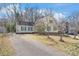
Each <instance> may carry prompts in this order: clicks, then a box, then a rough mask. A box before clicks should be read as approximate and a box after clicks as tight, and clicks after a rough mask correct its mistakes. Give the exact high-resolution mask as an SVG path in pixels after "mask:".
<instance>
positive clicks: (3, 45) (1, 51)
mask: <svg viewBox="0 0 79 59" xmlns="http://www.w3.org/2000/svg"><path fill="white" fill-rule="evenodd" d="M13 54H14V49H13V47H12V45H11V42H10V40H9V37H8V36H7V35H4V34H2V33H0V56H10V55H13Z"/></svg>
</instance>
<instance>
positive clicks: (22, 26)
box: [16, 16, 58, 33]
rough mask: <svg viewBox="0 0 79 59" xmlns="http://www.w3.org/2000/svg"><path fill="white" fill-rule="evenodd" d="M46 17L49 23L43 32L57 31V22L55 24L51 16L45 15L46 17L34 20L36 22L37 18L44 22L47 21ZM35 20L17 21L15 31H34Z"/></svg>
mask: <svg viewBox="0 0 79 59" xmlns="http://www.w3.org/2000/svg"><path fill="white" fill-rule="evenodd" d="M47 18H48V20H49V18H50V21H49V25H48V27H47V29H45V32H48V31H49V32H57V31H58V30H57V24H56V20H54V19H53V18H52V17H50V16H47V17H43V18H40V19H38V20H37V21H36V22H38V21H39V20H42V21H44V22H45V23H47ZM36 22H35V23H34V22H29V21H18V22H17V23H16V33H35V32H36V31H35V30H36V29H35V24H36Z"/></svg>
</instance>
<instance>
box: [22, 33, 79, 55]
mask: <svg viewBox="0 0 79 59" xmlns="http://www.w3.org/2000/svg"><path fill="white" fill-rule="evenodd" d="M23 37H29V38H31V39H33V40H38V41H40V42H42V43H44V44H46V45H48V46H51V47H55V48H56V49H58V50H60V51H63V52H65V53H66V54H69V55H73V56H79V40H75V39H73V36H71V37H63V40H64V42H60V41H59V39H60V37H59V36H55V35H51V36H50V39H48V38H47V36H45V35H37V34H25V35H23ZM77 38H79V37H77Z"/></svg>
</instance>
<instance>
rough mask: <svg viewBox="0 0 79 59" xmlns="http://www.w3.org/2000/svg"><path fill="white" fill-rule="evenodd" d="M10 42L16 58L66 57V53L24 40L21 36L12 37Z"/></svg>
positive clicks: (27, 39)
mask: <svg viewBox="0 0 79 59" xmlns="http://www.w3.org/2000/svg"><path fill="white" fill-rule="evenodd" d="M10 40H11V42H12V45H13V47H14V49H15V52H16V54H15V56H65V54H64V53H62V52H60V51H58V50H56V49H55V48H52V47H48V46H46V45H45V44H43V43H41V42H38V41H36V40H32V39H30V38H28V37H26V39H23V38H22V37H21V35H19V34H13V35H11V36H10Z"/></svg>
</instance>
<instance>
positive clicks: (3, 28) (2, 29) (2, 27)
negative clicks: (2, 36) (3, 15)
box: [0, 22, 6, 33]
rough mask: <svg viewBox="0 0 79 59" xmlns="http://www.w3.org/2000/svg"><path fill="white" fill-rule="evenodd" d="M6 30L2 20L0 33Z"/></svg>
mask: <svg viewBox="0 0 79 59" xmlns="http://www.w3.org/2000/svg"><path fill="white" fill-rule="evenodd" d="M3 32H6V28H5V27H4V26H3V24H2V23H1V22H0V33H3Z"/></svg>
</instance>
